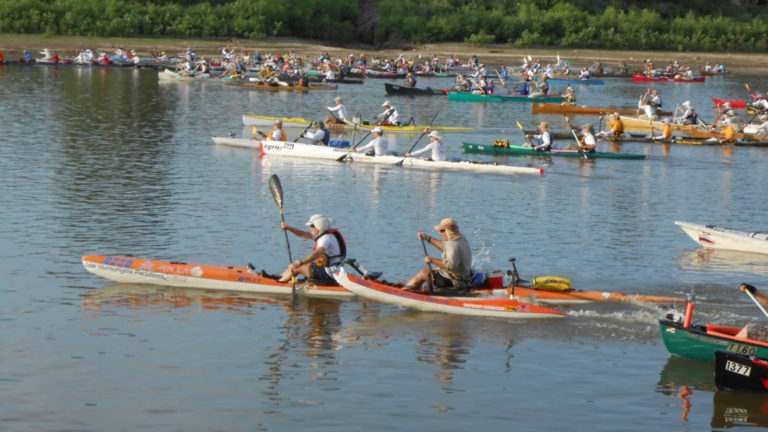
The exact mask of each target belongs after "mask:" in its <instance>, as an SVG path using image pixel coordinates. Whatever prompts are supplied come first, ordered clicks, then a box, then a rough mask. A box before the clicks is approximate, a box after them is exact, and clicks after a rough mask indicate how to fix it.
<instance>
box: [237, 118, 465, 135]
mask: <svg viewBox="0 0 768 432" xmlns="http://www.w3.org/2000/svg"><path fill="white" fill-rule="evenodd" d="M275 120H282V121H283V127H284V128H286V127H296V128H305V127H307V126H309V125H310V123H311V121H309V120H307V119H304V118H300V117H273V116H263V115H256V114H243V124H244V125H245V126H259V127H272V126H273V125H274V123H275ZM327 126H328V129H330V130H331V132H334V133H342V132H352V131H353V130H354V129H355V124H329V125H327ZM375 127H376V125H374V124H366V123H358V124H357V130H358V131H372V130H373V128H375ZM379 127H380V128H381V129H382V130H383V131H384V132H386V133H409V134H414V133H422V132H423V131H424V129H426V128H427V127H428V128H429V129H430V130H436V131H440V132H470V131H473V130H475V128H473V127H461V126H427V125H404V126H379Z"/></svg>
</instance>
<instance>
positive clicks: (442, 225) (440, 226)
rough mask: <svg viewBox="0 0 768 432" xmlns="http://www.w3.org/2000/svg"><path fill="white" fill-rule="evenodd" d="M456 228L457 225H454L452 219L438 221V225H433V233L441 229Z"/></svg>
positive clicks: (454, 222)
mask: <svg viewBox="0 0 768 432" xmlns="http://www.w3.org/2000/svg"><path fill="white" fill-rule="evenodd" d="M453 227H455V228H458V227H459V225H458V224H456V221H455V220H454V219H453V218H449V217H448V218H443V220H441V221H440V223H439V224H437V225H435V231H440V230H441V229H443V228H453Z"/></svg>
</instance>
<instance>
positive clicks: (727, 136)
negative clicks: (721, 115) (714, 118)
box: [717, 121, 736, 144]
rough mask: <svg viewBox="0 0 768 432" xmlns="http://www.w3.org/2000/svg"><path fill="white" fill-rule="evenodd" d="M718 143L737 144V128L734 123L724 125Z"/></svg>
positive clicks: (729, 122) (727, 122) (728, 122)
mask: <svg viewBox="0 0 768 432" xmlns="http://www.w3.org/2000/svg"><path fill="white" fill-rule="evenodd" d="M717 141H718V142H719V143H720V144H734V143H735V142H736V126H735V124H734V122H731V121H726V122H724V123H723V125H722V129H721V135H720V136H719V137H718V139H717Z"/></svg>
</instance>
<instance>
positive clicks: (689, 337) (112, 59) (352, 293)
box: [24, 46, 768, 392]
mask: <svg viewBox="0 0 768 432" xmlns="http://www.w3.org/2000/svg"><path fill="white" fill-rule="evenodd" d="M42 54H43V57H39V58H36V59H31V57H30V56H29V53H25V55H27V57H26V59H25V60H24V61H28V62H31V60H35V62H37V63H38V64H42V65H67V64H72V65H76V64H80V65H92V66H96V65H99V66H116V67H127V66H134V67H154V68H157V69H159V70H160V72H159V77H160V79H163V80H188V81H191V80H201V79H220V80H223V81H227V82H230V83H233V84H236V85H240V86H245V87H249V88H253V89H271V90H299V91H311V90H314V89H333V88H336V87H335V85H339V84H360V83H362V82H364V80H366V79H369V78H388V79H390V80H391V79H403V80H404V82H403V83H402V85H399V84H393V83H391V82H388V83H385V85H384V93H385V94H388V95H392V96H395V95H411V96H442V97H447V98H448V99H449V100H452V101H453V100H455V101H493V102H528V103H530V104H531V107H532V108H531V109H532V113H533V114H550V115H551V114H558V115H563V116H564V118H565V121H566V124H567V125H568V128H567V131H566V132H564V133H562V136H564V137H567V138H569V139H570V137H575V141H576V142H577V143H578V145H577V146H576V148H572V149H567V148H566V149H554V148H550V149H545V150H536V146H535V144H531V143H528V144H526V145H515V144H510V143H509V141H508V140H495V141H494V142H493V143H468V142H465V143H463V144H462V148H463V150H464V152H465V153H484V154H493V155H500V154H504V155H518V156H532V157H537V158H539V157H554V156H563V157H583V158H588V159H589V158H598V157H605V158H616V159H643V158H645V155H633V154H622V153H616V152H596V151H587V150H585V149H584V147H583V144H584V141H583V138H584V135H587V134H588V133H590V132H591V128H587V127H583V128H575V127H572V125H571V124H570V120H569V118H568V116H576V115H585V114H586V115H595V114H597V115H599V116H600V119H601V121H602V119H603V118H606V119H607V122H606V124H607V126H608V129H607V130H606V131H604V132H603V133H602V135H604V136H605V137H606V138H607V139H611V140H614V141H621V140H632V139H640V140H649V141H657V142H665V143H678V144H686V143H695V144H705V143H707V144H716V145H761V144H766V137H768V101H766V95H765V93H762V92H752V90H751V88H749V86H747V90H748V91H749V93H750V97H751V100H742V99H737V98H735V99H720V98H713V105H714V106H715V107H717V109H718V113H719V114H718V117H717V118H716V120H715V121H714V122H713V123H712V124H709V125H707V124H704V122H703V121H701V120H700V119H698V118H697V116H696V114H695V109H694V108H693V107H692V106H691V104H690V102H688V101H686V102H683V103H682V104H679V105H678V106H677V107H676V109H675V110H674V111H664V110H662V104H661V101H660V98H659V94H658V91H657V92H656V94H653V93H650V92H649V93H646V94H643V95H642V96H641V97H640V99H639V101H638V105H637V106H632V107H590V106H580V105H577V104H576V102H575V100H573V98H570V97H569V94H563V95H561V94H550V93H549V91H548V87H547V83H548V82H553V81H558V82H561V83H565V84H567V85H568V86H569V87H571V88H573V87H574V86H578V85H587V84H589V85H601V84H603V82H602V80H598V79H595V77H598V76H605V75H607V73H606V71H605V70H604V69H603V68H602V66H601V65H600V64H599V62H595V64H593V65H591V66H589V67H584V68H581V70H579V71H578V72H576V73H571V71H570V65H569V64H568V63H567V62H565V61H561V59H560V58H559V56H558V58H557V62H556V63H554V62H553V64H551V65H545V66H542V65H541V64H540V63H539V62H534V61H533V60H532V59H531V58H530V57H527V58H523V64H521V65H520V66H518V67H510V68H507V67H506V66H500V67H499V68H498V69H494V70H493V76H495V77H496V78H498V81H497V82H498V84H499V85H500V87H496V85H495V84H494V83H493V81H492V80H491V79H490V78H489V76H491V73H488V70H487V69H486V66H485V65H484V64H482V63H480V62H479V59H477V57H473V58H471V59H470V60H469V61H468V62H467V63H464V64H462V63H461V62H458V60H457V59H455V57H454V56H451V57H450V58H449V59H448V60H447V61H446V62H442V61H441V60H440V59H439V58H437V56H433V57H430V58H429V59H405V58H404V57H402V56H401V57H398V58H397V59H389V60H387V59H373V60H371V61H370V62H369V61H368V59H367V58H366V57H365V55H364V54H361V55H359V56H353V55H350V56H349V57H347V58H336V59H334V58H331V56H329V55H327V53H322V54H321V55H320V56H319V57H318V58H316V59H313V60H311V61H307V62H304V61H302V60H301V59H300V58H298V57H297V56H296V55H295V53H294V52H293V51H291V52H289V53H288V54H286V55H284V56H283V55H281V56H271V55H266V56H263V57H262V56H261V55H260V54H258V53H254V54H253V55H249V54H248V53H239V54H237V53H234V52H232V51H231V50H230V49H229V47H228V46H227V47H226V48H225V49H224V50H223V51H222V56H221V58H218V59H216V60H215V61H214V60H208V59H204V58H197V57H196V56H195V55H194V52H191V50H188V51H187V52H186V53H185V54H184V56H182V57H181V58H178V59H172V58H167V57H166V56H165V53H157V55H156V56H154V57H151V58H140V57H138V56H136V55H135V53H133V52H132V51H127V50H120V51H119V52H116V53H115V55H113V56H109V55H106V54H105V53H98V54H96V55H94V53H93V52H91V51H90V50H84V51H81V52H78V53H77V56H75V57H72V58H62V57H59V56H58V55H57V54H56V53H55V52H52V51H48V50H45V51H43V53H42ZM625 69H626V66H624V69H622V68H621V67H620V70H619V71H618V72H617V74H616V75H617V76H626V77H632V79H633V81H636V82H644V83H646V82H653V83H662V82H668V81H669V82H684V83H690V84H691V85H695V84H696V83H699V82H703V81H704V80H705V79H706V78H705V75H714V74H725V73H728V72H727V70H726V69H725V68H724V66H722V65H720V66H714V67H711V66H709V65H707V67H705V68H704V69H703V70H702V75H701V76H694V75H692V72H691V70H690V68H688V67H686V68H683V67H681V66H680V65H677V64H676V63H673V64H672V65H670V66H668V67H667V68H665V69H663V70H659V69H656V68H654V67H653V64H652V63H651V62H650V60H648V61H646V63H645V65H644V66H643V69H642V70H638V71H627V70H625ZM704 72H706V73H704ZM429 76H443V77H445V76H451V77H455V78H456V83H455V84H454V86H452V87H451V88H442V89H433V88H430V87H426V88H423V87H419V86H418V85H417V81H416V77H418V78H422V77H429ZM515 77H518V78H515ZM526 87H527V88H528V90H527V91H525V88H526ZM521 88H522V89H523V91H520V90H521ZM658 89H659V87H656V88H655V90H658ZM388 104H389V101H387V102H386V103H385V105H387V106H388ZM737 111H739V112H740V113H737ZM691 112H692V113H693V115H690V114H691ZM739 114H740V115H739ZM609 117H610V118H609ZM745 117H747V118H749V119H750V121H739V120H737V119H738V118H745ZM755 119H757V121H754V122H753V121H752V120H755ZM377 120H378V121H370V122H368V121H362V120H361V119H359V118H347V117H346V116H340V117H337V116H336V115H333V116H332V120H331V121H328V120H326V122H322V121H311V120H307V119H303V118H293V117H283V116H279V115H273V113H260V114H244V115H243V124H244V125H245V126H250V127H252V128H253V132H254V137H253V138H248V137H242V138H238V137H235V136H217V137H213V141H214V142H215V143H216V144H221V145H230V146H239V147H246V148H253V149H257V150H258V151H259V152H260V153H261V154H262V155H267V156H275V157H283V156H287V157H298V158H303V159H317V160H328V161H339V162H346V161H350V162H352V163H364V164H384V165H391V166H402V167H405V168H416V169H441V170H465V171H473V172H484V173H494V174H502V175H506V174H530V175H535V176H541V175H542V174H543V169H542V168H540V167H537V166H532V165H528V166H513V165H507V164H500V163H497V162H485V161H471V160H447V159H445V160H441V159H439V158H420V157H415V156H412V155H410V151H409V152H406V153H405V154H399V155H395V154H379V153H376V152H374V153H373V154H369V153H365V152H358V151H356V150H355V149H356V147H357V146H358V145H359V144H360V143H362V142H363V140H364V139H365V138H366V137H367V136H369V135H370V134H374V135H376V136H381V134H382V133H383V134H398V133H399V134H419V139H418V140H416V143H418V142H419V140H420V139H421V138H422V137H424V136H429V137H430V139H435V140H437V141H441V136H440V133H451V132H456V131H466V130H472V128H471V126H467V127H461V126H439V125H432V124H431V123H430V124H429V125H416V124H412V122H404V123H400V122H397V121H395V122H388V121H384V120H385V119H384V118H381V119H377ZM433 121H434V119H433ZM271 127H274V128H276V129H277V130H280V129H282V128H283V127H285V128H293V129H294V130H302V132H301V133H300V134H299V137H310V139H309V142H298V139H297V140H294V141H288V140H287V136H286V135H285V133H283V132H281V134H279V135H276V136H279V137H282V139H274V138H273V136H274V135H272V134H271V133H270V134H269V135H267V134H264V133H262V132H260V131H259V130H258V128H271ZM518 127H520V129H524V128H523V127H522V125H520V124H519V123H518ZM310 129H312V130H321V131H324V133H325V139H312V138H311V137H312V136H313V135H310V134H308V132H309V130H310ZM572 129H576V130H579V131H581V132H582V139H580V138H579V137H578V136H577V135H576V131H575V130H572ZM599 129H602V128H601V127H600V128H599ZM430 131H431V132H430ZM523 132H524V133H525V134H526V135H527V136H528V135H531V134H535V135H541V134H543V133H544V132H547V133H549V132H548V130H547V127H546V125H545V124H542V125H540V128H539V130H538V131H530V130H529V131H525V130H524V131H523ZM331 133H334V134H337V135H339V136H342V135H341V134H346V135H344V136H349V135H350V134H351V136H352V140H351V142H349V141H344V140H339V139H337V140H329V139H328V136H330V134H331ZM358 134H359V135H360V136H361V138H360V140H359V141H358V140H357V136H358ZM553 134H554V133H553ZM257 135H263V139H262V138H260V137H258V136H257ZM356 141H357V142H356ZM686 141H688V142H686ZM415 146H416V144H414V147H415ZM411 150H413V147H412V148H411ZM435 154H437V153H435ZM280 210H281V212H282V208H281V209H280ZM676 223H677V224H678V225H679V226H680V227H681V228H682V229H683V230H684V232H685V233H686V234H688V235H689V236H690V237H691V238H692V239H693V240H695V241H696V242H698V243H699V244H700V245H702V246H705V247H707V248H723V249H729V250H739V251H745V252H749V253H759V254H768V233H764V232H746V231H738V230H734V229H729V228H724V227H718V226H711V225H698V224H693V223H688V222H676ZM511 262H512V269H510V270H508V271H507V272H506V273H502V272H499V271H494V272H491V273H490V274H487V275H484V276H482V277H481V278H480V279H478V280H477V281H474V283H473V285H472V286H470V287H468V289H467V290H466V291H465V292H462V293H459V294H457V295H433V294H429V293H422V292H413V291H412V290H404V289H403V287H402V285H401V284H398V283H392V282H388V281H386V280H384V279H382V278H381V275H380V274H372V273H369V272H368V271H366V270H365V269H363V268H362V266H360V265H359V264H358V263H356V262H355V261H354V260H346V261H344V263H343V264H342V265H338V266H335V267H334V271H333V279H334V280H333V281H330V282H322V283H321V282H318V281H314V280H309V279H300V280H294V281H291V282H281V281H280V280H278V277H277V276H275V275H272V274H270V273H268V272H266V271H264V270H260V271H259V270H257V269H256V268H255V267H254V266H252V265H248V266H238V265H211V264H195V263H184V262H169V261H159V260H152V259H145V258H136V257H129V256H118V255H115V256H112V255H86V256H83V257H82V263H83V265H84V267H85V269H86V270H88V271H89V272H91V273H93V274H96V275H99V276H101V277H104V278H107V279H109V280H112V281H115V282H120V283H132V284H133V283H140V284H153V285H161V286H172V287H185V288H198V289H205V290H224V291H235V292H251V293H269V294H286V295H288V294H290V295H292V296H293V295H306V296H310V297H312V296H316V297H330V298H336V299H342V300H343V299H353V298H364V299H370V300H375V301H381V302H387V303H392V304H394V305H397V306H400V307H407V308H414V309H418V310H422V311H429V312H442V313H451V314H460V315H471V316H482V317H496V318H509V319H529V318H562V317H564V316H566V315H567V313H566V312H565V311H564V310H562V309H560V308H558V305H562V304H573V303H590V302H606V301H618V302H628V303H632V302H652V303H660V304H665V305H685V313H684V314H681V313H677V312H675V313H670V314H668V315H666V316H664V317H663V318H662V319H660V320H659V325H660V331H661V334H662V338H663V340H664V343H665V345H666V347H667V349H668V350H669V352H670V353H671V354H673V355H675V356H680V357H686V358H693V359H697V360H703V361H708V362H713V363H714V368H715V377H716V378H715V380H716V385H717V386H718V387H721V388H723V389H736V390H747V391H759V392H768V341H763V340H758V339H754V338H751V337H750V336H749V335H746V336H745V335H744V333H743V332H742V329H741V328H738V327H732V326H724V325H719V324H711V323H710V324H696V323H694V322H693V319H692V318H693V310H694V303H695V302H694V299H693V297H692V296H689V297H688V298H687V299H683V298H678V297H668V296H644V295H635V294H624V293H618V292H602V291H585V290H580V289H576V288H574V287H572V286H571V284H570V281H568V280H567V279H565V278H560V277H555V276H544V277H539V278H534V279H532V280H531V281H530V282H529V281H525V280H523V279H521V278H520V276H519V274H518V272H517V268H516V265H515V261H514V259H511ZM353 272H354V273H353ZM742 289H744V290H745V292H746V293H748V294H749V295H750V296H751V297H752V298H753V299H755V297H753V293H754V287H751V286H748V285H747V286H746V287H742ZM755 302H756V303H757V304H758V306H760V302H758V301H757V300H755ZM760 307H761V309H762V306H760ZM762 310H763V312H765V310H764V309H762ZM765 313H766V315H767V316H768V312H765ZM767 333H768V332H767Z"/></svg>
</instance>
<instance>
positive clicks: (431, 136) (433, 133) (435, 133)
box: [429, 131, 442, 140]
mask: <svg viewBox="0 0 768 432" xmlns="http://www.w3.org/2000/svg"><path fill="white" fill-rule="evenodd" d="M429 137H430V138H435V139H437V140H442V137H440V134H439V133H437V131H432V132H430V133H429Z"/></svg>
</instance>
